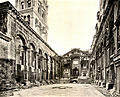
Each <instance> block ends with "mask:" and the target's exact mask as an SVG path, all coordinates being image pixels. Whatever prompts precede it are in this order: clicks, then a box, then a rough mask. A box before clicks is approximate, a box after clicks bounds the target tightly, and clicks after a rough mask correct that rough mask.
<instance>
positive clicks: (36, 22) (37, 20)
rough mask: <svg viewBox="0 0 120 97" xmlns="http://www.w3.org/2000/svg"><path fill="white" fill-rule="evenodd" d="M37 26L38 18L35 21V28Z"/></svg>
mask: <svg viewBox="0 0 120 97" xmlns="http://www.w3.org/2000/svg"><path fill="white" fill-rule="evenodd" d="M37 24H38V19H37V18H36V19H35V26H37Z"/></svg>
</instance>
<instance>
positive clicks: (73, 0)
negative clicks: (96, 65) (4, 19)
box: [0, 0, 99, 55]
mask: <svg viewBox="0 0 120 97" xmlns="http://www.w3.org/2000/svg"><path fill="white" fill-rule="evenodd" d="M0 1H5V0H0ZM9 1H10V2H11V3H12V4H13V5H14V0H9ZM48 6H49V8H48V27H49V30H48V44H49V45H50V46H51V47H52V49H53V50H55V51H56V52H57V53H58V54H59V55H63V54H65V53H67V52H68V51H70V50H71V49H73V48H80V49H81V50H88V49H90V47H91V44H92V40H93V36H94V34H95V25H96V23H97V18H96V15H97V11H98V10H99V0H48Z"/></svg>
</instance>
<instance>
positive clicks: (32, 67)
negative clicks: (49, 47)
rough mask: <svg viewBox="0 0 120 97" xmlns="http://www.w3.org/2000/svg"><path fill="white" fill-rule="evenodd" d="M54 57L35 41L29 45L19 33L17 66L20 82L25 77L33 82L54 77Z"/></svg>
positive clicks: (17, 78)
mask: <svg viewBox="0 0 120 97" xmlns="http://www.w3.org/2000/svg"><path fill="white" fill-rule="evenodd" d="M53 61H54V59H53V58H52V57H51V56H49V55H48V54H47V53H45V52H43V50H41V49H40V48H39V49H37V47H36V45H35V43H34V42H30V43H29V45H27V41H26V39H25V37H24V36H23V35H21V34H18V35H17V37H16V68H17V77H16V80H17V81H18V82H22V81H24V80H25V79H26V80H29V81H31V82H34V81H35V80H37V81H42V80H48V79H53V76H54V75H53V65H54V64H53Z"/></svg>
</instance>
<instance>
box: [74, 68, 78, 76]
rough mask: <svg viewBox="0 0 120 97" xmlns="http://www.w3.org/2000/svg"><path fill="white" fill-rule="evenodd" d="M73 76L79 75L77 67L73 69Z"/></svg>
mask: <svg viewBox="0 0 120 97" xmlns="http://www.w3.org/2000/svg"><path fill="white" fill-rule="evenodd" d="M73 76H79V69H78V68H77V67H75V68H74V69H73Z"/></svg>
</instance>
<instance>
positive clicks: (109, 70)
mask: <svg viewBox="0 0 120 97" xmlns="http://www.w3.org/2000/svg"><path fill="white" fill-rule="evenodd" d="M119 10H120V1H119V0H100V10H99V11H98V13H97V20H98V22H97V24H96V34H95V36H94V39H93V43H92V45H91V49H90V51H91V57H90V61H89V75H90V77H91V78H93V80H94V82H95V83H96V84H98V85H100V86H103V87H106V89H113V90H115V91H116V92H117V93H118V94H120V70H119V60H120V57H119V53H120V52H119V46H120V45H119V44H120V43H119V38H120V37H119V33H120V31H119V24H120V23H119V22H120V21H119V19H120V17H119V14H120V11H119Z"/></svg>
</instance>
